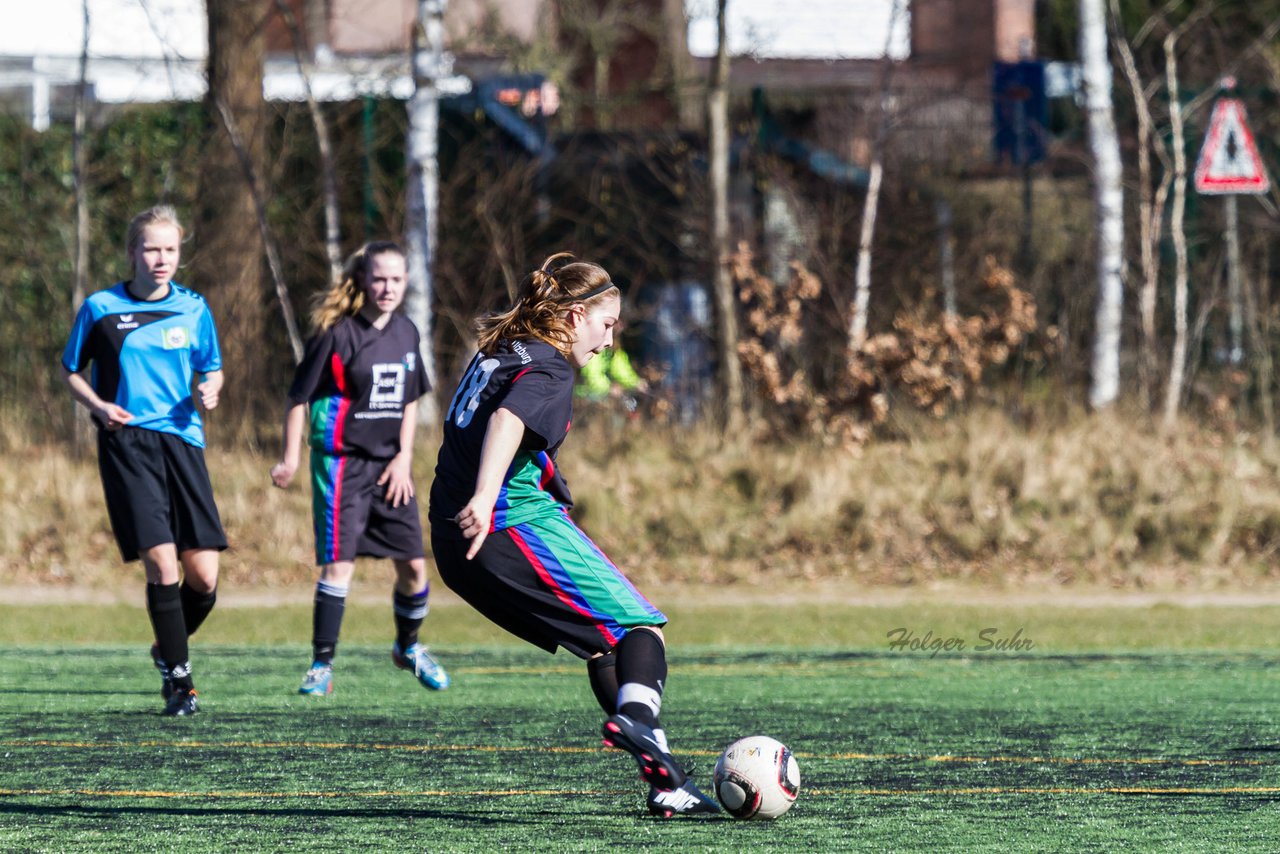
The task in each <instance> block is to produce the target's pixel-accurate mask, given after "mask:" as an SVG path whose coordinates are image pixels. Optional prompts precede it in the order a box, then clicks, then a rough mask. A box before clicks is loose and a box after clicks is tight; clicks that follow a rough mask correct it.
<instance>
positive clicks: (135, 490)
mask: <svg viewBox="0 0 1280 854" xmlns="http://www.w3.org/2000/svg"><path fill="white" fill-rule="evenodd" d="M182 237H183V228H182V224H181V223H180V222H179V221H178V216H177V213H176V212H175V211H174V210H173V208H171V207H169V206H167V205H161V206H157V207H153V208H151V209H149V210H146V211H143V212H142V213H140V214H138V215H137V216H136V217H134V218H133V221H132V222H130V223H129V231H128V236H127V240H126V245H127V251H128V258H129V263H130V266H131V267H132V276H131V278H130V279H129V280H128V281H124V282H120V283H118V284H116V285H115V286H114V287H111V288H108V289H107V290H103V291H99V292H97V293H95V294H93V295H92V296H90V297H89V298H88V299H86V300H85V302H84V304H83V305H81V306H80V310H79V312H78V313H77V314H76V319H75V324H74V325H73V326H72V329H71V337H70V340H68V342H67V346H66V349H65V350H64V351H63V354H62V367H63V371H64V375H65V378H66V382H67V385H68V386H70V388H71V393H72V394H73V395H74V396H75V398H76V400H78V401H79V402H80V403H82V404H83V405H84V406H85V407H86V408H87V409H88V410H89V412H90V414H91V415H92V416H93V421H94V423H95V424H96V425H97V426H98V467H99V471H100V473H101V476H102V487H103V492H104V493H105V495H106V501H107V513H108V516H109V517H110V519H111V528H112V531H113V532H114V533H115V537H116V542H117V544H118V545H119V547H120V554H121V556H122V557H123V558H124V559H125V560H126V561H134V560H139V559H141V561H142V565H143V568H144V571H145V574H146V580H147V612H148V613H149V614H150V617H151V625H152V628H153V630H154V632H155V638H156V642H155V645H154V646H153V647H152V648H151V657H152V660H153V662H154V663H155V665H156V667H157V668H158V669H159V670H160V673H161V677H162V687H161V693H162V696H163V697H164V700H165V707H164V714H166V715H176V716H182V715H190V714H193V713H195V712H196V711H197V709H198V703H197V700H196V691H195V685H194V683H193V681H192V678H191V663H190V661H189V657H188V638H189V637H190V636H191V635H192V634H193V633H195V631H196V629H198V628H199V627H200V624H201V623H203V622H204V620H205V618H206V617H207V616H208V615H209V612H210V611H211V610H212V609H213V605H214V602H215V600H216V598H217V593H216V591H217V584H218V553H219V552H220V551H221V550H222V549H225V548H226V547H227V541H226V536H225V534H224V533H223V530H222V522H221V520H220V518H219V516H218V508H217V505H216V504H215V503H214V500H213V489H212V487H211V486H210V484H209V472H208V470H207V468H206V466H205V461H204V444H205V441H204V430H203V427H202V425H201V421H200V414H199V412H198V411H197V409H196V403H195V400H194V399H193V397H192V393H191V386H192V382H193V379H194V376H195V375H196V374H200V375H202V379H201V381H200V383H199V385H197V386H196V390H197V392H198V393H199V396H200V404H201V405H202V406H203V407H204V408H205V409H213V408H214V407H215V406H217V405H218V393H219V391H220V390H221V389H222V356H221V353H220V351H219V349H218V334H217V331H216V330H215V328H214V323H213V316H212V315H211V314H210V312H209V306H208V305H207V304H206V303H205V301H204V298H203V297H201V296H200V295H199V294H197V293H196V292H195V291H192V290H189V289H187V288H185V287H183V286H182V285H179V284H177V283H175V282H174V281H173V277H174V274H175V273H176V272H177V270H178V260H179V258H180V257H181V248H182ZM90 364H92V367H93V370H92V373H91V375H90V376H89V377H88V378H86V377H85V376H84V375H83V373H82V372H83V371H84V370H85V368H86V367H88V366H89V365H90Z"/></svg>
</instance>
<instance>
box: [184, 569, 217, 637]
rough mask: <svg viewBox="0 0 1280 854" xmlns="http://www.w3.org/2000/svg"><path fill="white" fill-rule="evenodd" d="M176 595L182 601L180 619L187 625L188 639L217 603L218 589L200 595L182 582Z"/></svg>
mask: <svg viewBox="0 0 1280 854" xmlns="http://www.w3.org/2000/svg"><path fill="white" fill-rule="evenodd" d="M178 594H179V596H180V597H181V599H182V619H183V620H184V621H185V622H186V624H187V636H188V637H190V636H191V635H194V634H195V633H196V629H198V628H200V626H201V624H202V623H204V618H205V617H207V616H209V612H210V611H212V610H213V605H214V603H215V602H217V601H218V588H216V587H215V588H214V589H212V590H210V591H209V592H208V593H200V592H198V591H197V590H195V589H194V588H192V587H191V586H190V585H188V584H187V582H186V581H183V582H182V586H181V587H179V588H178Z"/></svg>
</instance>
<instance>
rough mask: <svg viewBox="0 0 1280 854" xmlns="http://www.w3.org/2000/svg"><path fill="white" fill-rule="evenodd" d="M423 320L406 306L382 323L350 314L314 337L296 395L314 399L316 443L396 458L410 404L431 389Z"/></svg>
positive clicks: (332, 450) (292, 391)
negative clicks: (418, 322) (405, 311)
mask: <svg viewBox="0 0 1280 854" xmlns="http://www.w3.org/2000/svg"><path fill="white" fill-rule="evenodd" d="M418 344H419V337H418V328H417V327H416V326H414V325H413V322H412V321H411V320H409V319H408V318H407V317H405V316H404V315H401V314H393V315H391V318H390V320H389V321H388V322H387V325H386V326H385V327H384V328H382V329H378V328H377V327H376V326H374V325H373V324H372V323H371V322H369V320H368V319H367V318H365V317H364V316H363V315H359V314H357V315H355V316H352V317H344V318H342V319H341V320H339V321H338V322H337V323H335V324H334V325H333V326H331V327H330V328H328V329H326V330H324V331H322V332H319V333H317V334H316V335H315V336H314V337H313V338H312V339H311V340H310V341H308V342H307V350H306V355H305V356H303V359H302V363H301V364H300V365H298V369H297V371H296V373H295V374H294V378H293V385H291V386H290V387H289V401H290V402H291V403H294V404H298V403H310V404H311V434H310V442H311V448H312V449H313V450H316V451H321V452H323V453H326V454H335V455H343V454H358V455H360V456H364V457H369V458H372V459H385V460H389V459H391V458H392V457H394V456H395V455H396V454H397V453H399V451H400V422H401V421H402V420H403V418H404V408H405V405H406V404H409V403H412V402H413V401H415V400H417V399H418V398H420V397H422V395H424V394H426V393H427V392H428V391H430V390H431V384H430V382H429V381H428V380H427V376H426V372H425V371H423V369H422V365H421V360H420V359H419V358H418V354H419V349H418Z"/></svg>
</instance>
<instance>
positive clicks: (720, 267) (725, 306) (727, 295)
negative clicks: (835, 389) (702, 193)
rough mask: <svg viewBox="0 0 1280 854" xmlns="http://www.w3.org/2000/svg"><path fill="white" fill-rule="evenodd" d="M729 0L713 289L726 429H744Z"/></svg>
mask: <svg viewBox="0 0 1280 854" xmlns="http://www.w3.org/2000/svg"><path fill="white" fill-rule="evenodd" d="M727 5H728V0H718V2H717V10H716V27H717V33H718V43H717V46H716V59H715V64H714V65H713V66H712V70H711V88H710V92H709V93H708V96H707V118H708V122H709V134H708V136H709V143H710V148H711V151H710V157H711V252H712V256H713V258H714V259H715V263H714V266H713V270H712V291H713V294H714V298H715V304H716V322H717V324H718V326H719V328H718V329H717V333H718V334H717V335H716V344H717V348H716V355H717V358H718V361H719V363H720V374H719V380H720V397H721V399H720V403H721V406H722V407H723V412H722V413H721V414H720V417H721V422H722V425H723V427H724V429H725V432H726V433H730V432H735V431H737V430H738V429H740V428H741V427H742V421H743V414H744V413H743V409H742V407H743V387H742V364H741V362H739V361H738V309H737V304H736V301H735V300H734V297H733V281H732V278H731V276H730V272H729V43H728V38H727V36H726V32H725V18H726V7H727Z"/></svg>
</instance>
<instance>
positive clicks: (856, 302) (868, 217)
mask: <svg viewBox="0 0 1280 854" xmlns="http://www.w3.org/2000/svg"><path fill="white" fill-rule="evenodd" d="M903 11H904V4H903V0H893V6H892V8H890V10H889V37H888V38H889V40H888V41H886V42H885V46H884V68H883V71H882V72H881V76H880V104H879V109H878V112H877V115H876V126H875V131H874V132H873V134H872V141H871V167H870V176H869V178H868V180H867V195H866V196H865V198H864V199H863V202H862V229H861V234H860V236H859V238H858V264H857V268H856V269H855V270H854V276H853V282H854V284H853V312H852V314H851V315H850V317H849V352H850V353H856V352H857V351H858V350H859V349H861V347H862V345H863V344H864V343H865V342H866V340H867V310H868V307H869V306H870V304H871V247H872V242H873V241H874V239H875V234H876V211H877V210H878V209H879V206H880V183H881V180H882V178H883V176H884V146H885V139H886V137H887V136H888V133H887V131H888V126H889V80H890V77H891V76H892V73H893V58H892V54H891V52H890V51H891V47H892V40H893V37H894V32H895V31H896V29H897V25H898V18H899V16H900V15H901V14H902V13H903Z"/></svg>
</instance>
